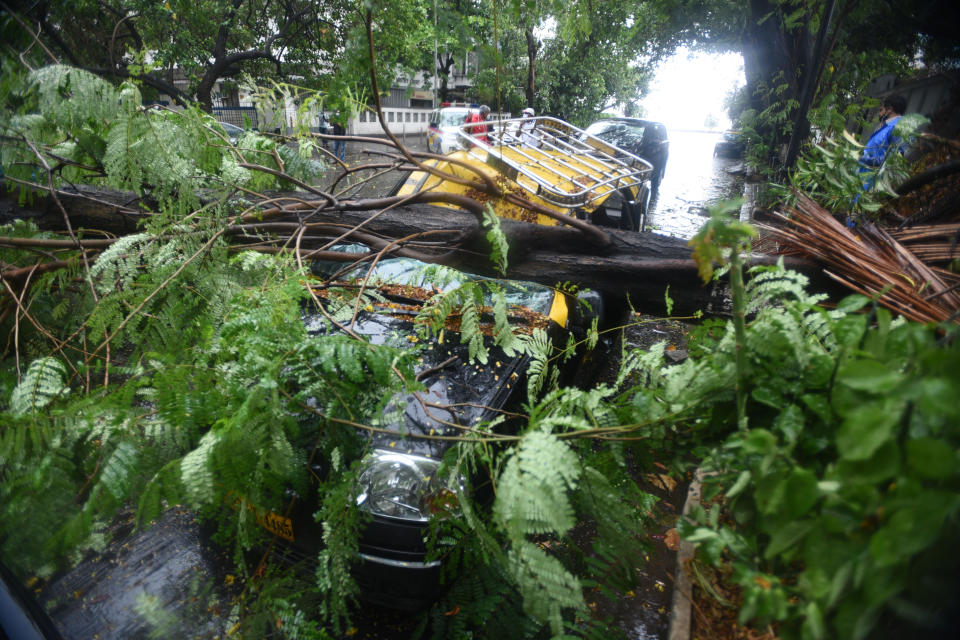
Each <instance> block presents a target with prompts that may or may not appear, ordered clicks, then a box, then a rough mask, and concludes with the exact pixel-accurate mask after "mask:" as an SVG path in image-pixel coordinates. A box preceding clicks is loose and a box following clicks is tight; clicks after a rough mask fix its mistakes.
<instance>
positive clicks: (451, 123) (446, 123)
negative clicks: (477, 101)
mask: <svg viewBox="0 0 960 640" xmlns="http://www.w3.org/2000/svg"><path fill="white" fill-rule="evenodd" d="M470 111H471V108H470V107H469V106H456V107H454V106H449V107H441V108H439V109H434V110H433V111H432V112H431V113H430V125H429V126H428V127H427V151H429V152H430V153H440V154H447V153H450V152H451V151H456V150H458V149H460V148H461V146H460V141H459V139H458V137H457V132H458V131H459V130H460V125H462V124H463V122H464V120H466V119H467V114H469V113H470Z"/></svg>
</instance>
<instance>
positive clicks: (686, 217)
mask: <svg viewBox="0 0 960 640" xmlns="http://www.w3.org/2000/svg"><path fill="white" fill-rule="evenodd" d="M719 139H720V134H718V133H702V132H698V131H671V132H670V157H669V159H668V160H667V171H666V173H665V174H664V178H663V182H662V183H661V184H660V191H659V193H658V194H656V198H655V200H652V201H651V202H650V214H649V216H648V218H647V224H648V226H649V227H650V228H651V229H652V230H653V231H655V232H656V233H660V234H663V235H668V236H674V237H677V238H692V237H693V236H694V235H696V233H697V231H699V230H700V227H701V226H702V225H703V223H704V222H706V221H707V216H708V213H707V209H708V207H710V206H711V205H714V204H716V203H718V202H722V201H724V200H732V199H734V198H739V197H740V196H742V195H743V177H742V176H739V175H731V174H730V173H728V170H730V169H734V168H736V167H738V166H740V165H741V164H742V163H741V161H740V160H738V159H731V158H714V157H713V145H714V144H715V143H716V141H717V140H719Z"/></svg>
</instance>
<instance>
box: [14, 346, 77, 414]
mask: <svg viewBox="0 0 960 640" xmlns="http://www.w3.org/2000/svg"><path fill="white" fill-rule="evenodd" d="M66 375H67V371H66V367H64V366H63V363H62V362H61V361H60V360H58V359H56V358H39V359H37V360H34V361H33V362H31V363H30V367H29V368H28V369H27V373H26V375H24V376H23V380H22V381H21V382H20V384H18V385H17V386H16V388H15V389H14V390H13V394H12V395H11V396H10V412H11V413H13V415H15V416H22V415H24V414H27V413H36V412H37V411H39V410H41V409H43V408H44V407H46V406H47V405H49V404H50V403H51V402H53V401H54V400H55V399H56V398H59V397H62V396H63V395H65V394H66V393H67V392H68V391H69V388H68V387H67V386H66V385H65V384H64V381H65V378H66Z"/></svg>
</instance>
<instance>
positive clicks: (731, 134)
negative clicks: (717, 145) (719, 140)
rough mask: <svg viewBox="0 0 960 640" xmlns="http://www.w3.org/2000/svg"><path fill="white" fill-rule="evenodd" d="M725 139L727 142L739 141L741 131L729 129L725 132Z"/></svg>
mask: <svg viewBox="0 0 960 640" xmlns="http://www.w3.org/2000/svg"><path fill="white" fill-rule="evenodd" d="M723 139H724V140H726V141H727V142H739V141H740V133H739V132H737V131H727V132H725V133H724V134H723Z"/></svg>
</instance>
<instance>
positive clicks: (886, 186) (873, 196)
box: [774, 114, 927, 214]
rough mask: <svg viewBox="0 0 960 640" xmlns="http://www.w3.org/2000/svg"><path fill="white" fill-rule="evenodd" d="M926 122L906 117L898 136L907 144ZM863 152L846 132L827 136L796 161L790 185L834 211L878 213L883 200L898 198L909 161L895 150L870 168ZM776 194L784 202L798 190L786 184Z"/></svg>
mask: <svg viewBox="0 0 960 640" xmlns="http://www.w3.org/2000/svg"><path fill="white" fill-rule="evenodd" d="M926 123H927V119H926V118H924V117H923V116H921V115H919V114H912V115H908V116H904V117H902V118H901V119H900V121H898V122H897V126H896V129H895V135H896V136H897V137H898V138H899V139H900V140H902V141H904V145H905V146H906V145H907V144H909V142H910V141H912V140H914V139H915V136H916V134H917V130H918V129H919V128H920V127H922V126H923V125H924V124H926ZM862 151H863V145H861V144H860V143H858V142H857V141H856V139H855V138H854V137H853V136H852V135H851V134H850V133H849V132H847V131H844V132H843V136H842V137H840V138H839V139H834V138H827V139H825V140H824V141H823V143H822V144H814V145H813V146H812V147H810V148H808V149H807V150H806V151H805V152H804V153H803V155H802V156H801V157H800V158H799V159H798V160H797V166H796V168H795V169H794V170H793V172H792V173H791V176H790V184H791V185H792V186H793V187H794V189H796V190H799V191H801V192H803V193H805V194H807V195H809V196H810V197H812V198H814V199H815V200H817V201H818V202H819V203H821V204H822V205H823V206H824V207H826V208H827V209H830V210H831V211H848V212H851V213H854V214H856V213H868V214H869V213H875V212H876V211H878V210H879V209H880V208H881V206H883V199H885V198H889V197H891V196H893V197H896V192H895V190H894V188H895V187H896V186H897V185H899V184H900V183H902V182H903V181H904V180H905V179H906V178H907V176H908V175H909V167H908V162H907V160H906V159H905V158H904V157H903V155H902V154H900V153H896V150H893V152H891V153H889V154H888V155H887V158H886V161H885V162H884V163H883V164H881V165H880V166H879V167H869V166H866V165H863V164H861V163H860V156H861V153H862ZM774 193H775V194H776V195H777V196H778V197H780V198H781V199H782V200H783V201H785V202H788V203H792V202H795V201H796V195H795V194H796V191H793V190H790V189H787V188H785V187H783V186H780V187H779V188H775V189H774Z"/></svg>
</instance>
